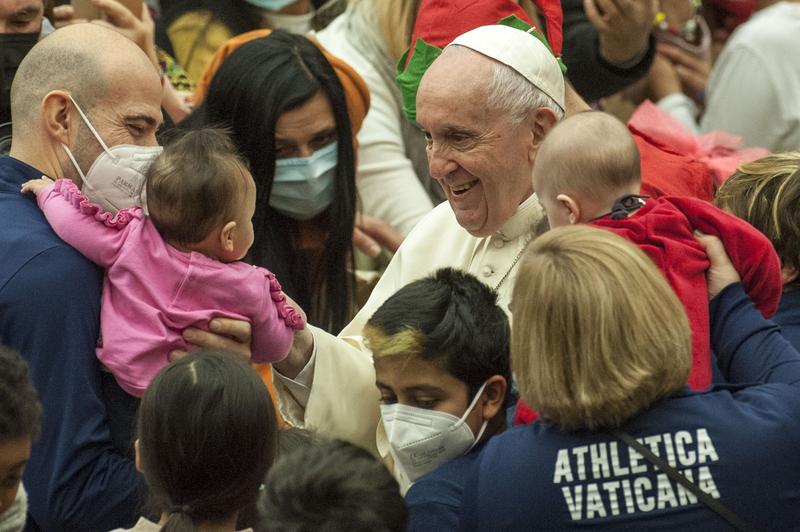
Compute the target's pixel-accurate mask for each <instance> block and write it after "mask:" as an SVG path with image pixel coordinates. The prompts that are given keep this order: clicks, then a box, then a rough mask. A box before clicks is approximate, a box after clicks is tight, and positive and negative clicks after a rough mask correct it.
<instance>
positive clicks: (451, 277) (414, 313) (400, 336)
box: [364, 268, 511, 397]
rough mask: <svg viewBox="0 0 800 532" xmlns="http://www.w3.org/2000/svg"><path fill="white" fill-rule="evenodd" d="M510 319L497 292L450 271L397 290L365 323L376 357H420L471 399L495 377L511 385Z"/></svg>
mask: <svg viewBox="0 0 800 532" xmlns="http://www.w3.org/2000/svg"><path fill="white" fill-rule="evenodd" d="M509 335H510V329H509V325H508V317H507V316H506V313H505V312H503V309H501V308H500V307H499V306H498V305H497V294H496V293H495V292H494V290H492V289H491V288H489V287H488V286H486V285H485V284H483V283H481V282H480V281H479V280H478V279H476V278H475V277H474V276H472V275H470V274H468V273H464V272H461V271H458V270H454V269H452V268H444V269H441V270H438V271H437V272H436V273H434V274H433V275H432V276H430V277H426V278H424V279H420V280H419V281H415V282H413V283H410V284H408V285H406V286H404V287H403V288H401V289H400V290H398V291H397V292H396V293H395V294H394V295H393V296H392V297H390V298H389V299H387V300H386V301H385V302H384V303H383V305H381V306H380V308H379V309H378V310H376V311H375V314H373V315H372V317H371V318H370V319H369V321H367V325H366V327H365V328H364V336H365V338H366V340H367V343H368V345H369V347H370V349H372V353H373V356H375V357H376V358H379V357H386V356H407V357H418V358H420V359H422V360H425V361H428V362H433V363H435V364H438V365H439V366H440V367H441V368H442V369H443V370H445V371H447V372H448V373H450V374H452V375H453V376H454V377H456V378H457V379H459V380H461V381H463V382H465V383H466V384H467V387H468V388H469V392H470V397H472V396H474V395H475V394H476V393H477V391H478V389H479V388H480V387H481V385H482V384H483V383H484V382H485V381H486V379H488V378H489V377H491V376H492V375H500V376H502V377H505V378H506V381H508V382H510V381H511V367H510V362H509V360H510V359H509Z"/></svg>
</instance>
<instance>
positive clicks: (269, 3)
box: [244, 0, 297, 11]
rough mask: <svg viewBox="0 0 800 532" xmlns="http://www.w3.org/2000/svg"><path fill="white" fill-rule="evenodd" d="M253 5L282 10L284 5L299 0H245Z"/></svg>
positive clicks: (271, 9)
mask: <svg viewBox="0 0 800 532" xmlns="http://www.w3.org/2000/svg"><path fill="white" fill-rule="evenodd" d="M244 1H245V2H247V3H248V4H250V5H251V6H255V7H257V8H260V9H269V10H270V11H280V10H281V9H283V8H284V7H286V6H288V5H290V4H293V3H295V2H296V1H297V0H244Z"/></svg>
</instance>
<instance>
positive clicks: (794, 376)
mask: <svg viewBox="0 0 800 532" xmlns="http://www.w3.org/2000/svg"><path fill="white" fill-rule="evenodd" d="M710 317H711V347H712V349H713V350H714V352H715V353H716V355H717V363H718V364H719V367H720V369H721V370H722V374H723V376H724V377H725V379H726V380H727V381H728V382H730V383H731V384H734V383H741V384H768V383H785V384H790V385H792V386H795V387H797V388H800V353H798V352H797V351H796V350H795V349H794V347H792V345H791V344H790V343H789V342H788V341H787V340H786V339H785V338H784V337H783V335H782V334H781V331H780V327H778V325H776V324H775V323H774V322H772V321H769V320H765V319H764V318H763V317H762V316H761V313H760V312H759V311H758V310H756V308H755V306H754V305H753V302H752V301H751V300H750V298H749V297H748V296H747V294H746V293H745V291H744V288H743V286H742V284H741V283H734V284H731V285H729V286H727V287H726V288H725V289H723V291H722V292H720V294H719V295H718V296H716V297H715V298H714V299H712V300H711V309H710Z"/></svg>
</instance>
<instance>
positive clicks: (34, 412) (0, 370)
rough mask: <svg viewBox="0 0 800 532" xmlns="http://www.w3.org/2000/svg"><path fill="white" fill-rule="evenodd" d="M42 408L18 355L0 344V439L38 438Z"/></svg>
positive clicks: (22, 361) (23, 362) (21, 359)
mask: <svg viewBox="0 0 800 532" xmlns="http://www.w3.org/2000/svg"><path fill="white" fill-rule="evenodd" d="M41 417H42V406H41V405H40V404H39V394H37V393H36V388H34V387H33V384H32V383H31V381H30V377H29V375H28V364H27V363H26V362H25V359H24V358H22V356H20V354H19V353H17V352H16V351H14V350H13V349H11V348H9V347H6V346H3V345H0V440H14V439H17V438H24V437H26V436H30V437H31V438H35V437H36V436H38V435H39V428H40V423H41Z"/></svg>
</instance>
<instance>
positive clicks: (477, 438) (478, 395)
mask: <svg viewBox="0 0 800 532" xmlns="http://www.w3.org/2000/svg"><path fill="white" fill-rule="evenodd" d="M486 384H487V383H486V382H484V383H483V384H482V385H481V387H480V388H478V393H476V394H475V397H473V399H472V402H471V403H470V405H469V408H467V411H466V412H464V415H463V416H461V419H459V420H458V423H456V426H460V425H463V424H464V423H465V422H466V421H467V416H468V415H470V414H471V413H472V409H474V408H475V405H477V404H478V399H480V398H481V395H483V391H484V390H485V389H486ZM488 426H489V420H488V419H484V420H483V424H482V425H481V430H479V431H478V434H477V436H475V440H474V441H473V442H472V445H470V446H469V449H467V450H466V451H464V454H467V453H469V452H470V451H471V450H472V449H473V448H474V447H475V446H476V445H477V444H478V442H479V441H480V439H481V436H483V433H484V431H485V430H486V427H488ZM468 428H469V427H468ZM470 432H471V431H470Z"/></svg>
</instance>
